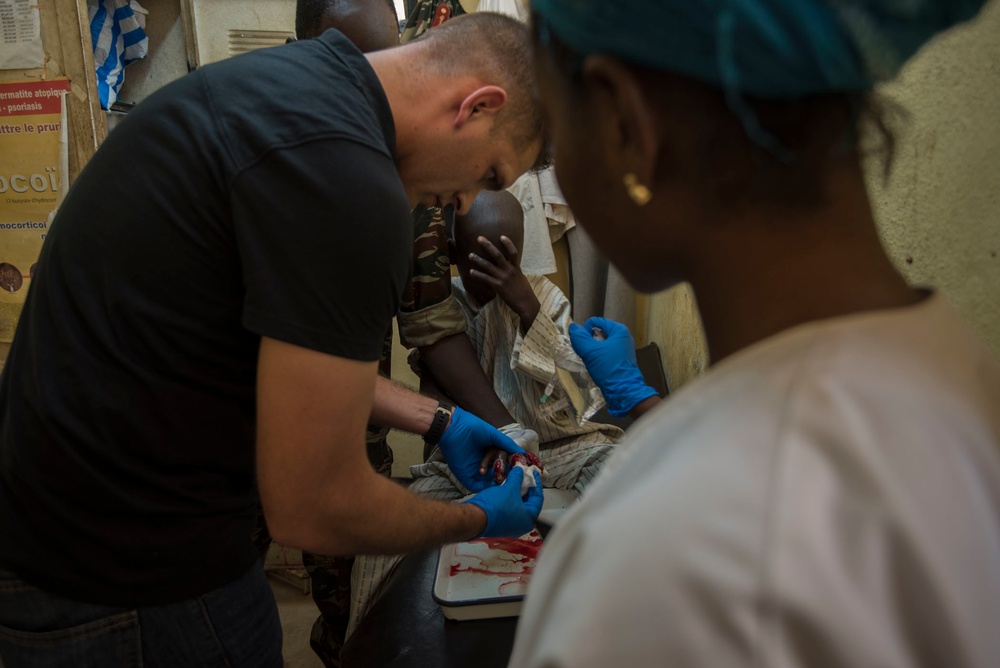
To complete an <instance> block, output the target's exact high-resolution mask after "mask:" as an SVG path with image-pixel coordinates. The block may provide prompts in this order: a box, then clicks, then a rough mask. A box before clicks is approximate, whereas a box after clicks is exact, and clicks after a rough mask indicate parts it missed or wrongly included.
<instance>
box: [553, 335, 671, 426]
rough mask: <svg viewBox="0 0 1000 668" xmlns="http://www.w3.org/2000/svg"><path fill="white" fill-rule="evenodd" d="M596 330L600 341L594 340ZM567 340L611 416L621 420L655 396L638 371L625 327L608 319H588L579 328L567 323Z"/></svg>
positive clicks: (631, 341) (630, 339)
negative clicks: (597, 388)
mask: <svg viewBox="0 0 1000 668" xmlns="http://www.w3.org/2000/svg"><path fill="white" fill-rule="evenodd" d="M595 328H598V329H600V330H601V331H602V332H603V336H604V338H603V339H601V338H600V337H598V338H594V329H595ZM569 340H570V343H572V344H573V350H575V351H576V354H577V355H579V356H580V359H582V360H583V363H584V364H585V365H586V366H587V372H588V373H589V374H590V377H591V378H593V379H594V382H595V383H597V386H598V387H599V388H601V393H602V394H603V395H604V400H605V401H606V402H607V403H608V412H609V413H611V415H613V416H615V417H624V416H626V415H628V414H629V412H630V411H631V410H632V409H633V408H635V406H636V404H638V403H639V402H641V401H644V400H646V399H648V398H649V397H653V396H656V390H654V389H653V388H652V387H650V386H649V385H647V384H646V381H645V380H644V379H643V377H642V372H641V371H639V365H638V364H636V361H635V341H634V340H633V339H632V334H631V333H630V332H629V331H628V327H626V326H625V325H623V324H621V323H620V322H615V321H614V320H608V319H607V318H589V319H588V320H587V322H586V323H584V325H583V326H582V327H581V326H580V325H578V324H576V323H570V326H569Z"/></svg>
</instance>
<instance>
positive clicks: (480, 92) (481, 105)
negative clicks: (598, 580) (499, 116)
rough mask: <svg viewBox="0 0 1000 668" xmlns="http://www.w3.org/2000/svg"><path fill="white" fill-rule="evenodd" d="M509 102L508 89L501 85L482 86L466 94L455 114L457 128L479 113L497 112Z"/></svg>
mask: <svg viewBox="0 0 1000 668" xmlns="http://www.w3.org/2000/svg"><path fill="white" fill-rule="evenodd" d="M506 103H507V91H505V90H504V89H503V88H501V87H500V86H482V87H481V88H477V89H476V90H474V91H472V92H471V93H469V94H468V95H466V96H465V99H463V100H462V104H461V105H459V107H458V113H457V114H456V115H455V128H456V129H458V128H460V127H462V126H463V125H465V124H466V123H467V122H468V121H469V120H470V119H472V118H473V117H474V116H476V115H478V114H495V113H496V112H498V111H500V110H501V109H502V108H503V105H505V104H506Z"/></svg>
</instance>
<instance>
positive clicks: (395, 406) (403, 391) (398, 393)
mask: <svg viewBox="0 0 1000 668" xmlns="http://www.w3.org/2000/svg"><path fill="white" fill-rule="evenodd" d="M437 406H438V401H437V399H434V398H432V397H425V396H423V395H421V394H418V393H416V392H414V391H413V390H411V389H409V388H407V387H404V386H403V385H400V384H398V383H394V382H393V381H391V380H389V379H388V378H383V377H382V376H379V377H378V378H377V379H376V381H375V401H374V403H373V404H372V412H371V421H372V422H373V423H374V424H377V425H382V426H384V427H392V428H393V429H402V430H403V431H408V432H411V433H413V434H419V435H421V436H422V435H424V434H426V433H427V430H428V429H430V428H431V422H432V421H433V420H434V411H435V410H436V409H437Z"/></svg>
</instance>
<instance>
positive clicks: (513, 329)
mask: <svg viewBox="0 0 1000 668" xmlns="http://www.w3.org/2000/svg"><path fill="white" fill-rule="evenodd" d="M527 279H528V282H529V283H530V284H531V288H532V290H534V292H535V295H536V296H537V297H538V301H539V302H540V304H541V308H540V309H539V311H538V315H537V316H536V317H535V321H534V323H533V324H532V325H531V329H530V330H528V333H527V334H525V335H522V334H521V329H520V320H519V319H518V316H517V315H516V314H515V313H514V312H513V311H512V310H511V309H510V308H509V307H508V306H507V305H506V304H505V303H504V302H503V301H502V300H500V299H494V300H492V301H491V302H490V303H488V304H486V306H484V307H483V308H482V309H479V310H476V308H475V307H474V306H473V304H472V303H470V301H469V297H468V295H467V293H466V292H465V290H464V288H463V286H462V282H461V280H460V279H457V278H455V279H452V294H453V295H454V296H455V298H456V299H457V301H458V303H459V304H460V305H461V306H462V309H463V311H464V312H465V316H466V323H467V325H468V326H467V329H466V334H468V336H469V337H470V338H471V339H472V344H473V346H474V347H475V349H476V353H477V354H478V356H479V360H480V363H481V364H482V367H483V371H484V372H485V373H486V376H487V378H489V379H491V380H492V382H493V388H494V390H495V391H496V393H497V396H498V397H499V398H500V400H501V401H502V402H503V404H504V406H506V407H507V410H508V411H509V412H510V414H511V415H512V416H513V417H514V419H515V420H517V421H518V422H519V423H520V424H521V425H522V426H524V427H526V428H528V429H534V430H535V431H536V432H537V433H538V440H539V443H540V452H539V456H540V457H541V460H542V464H543V465H544V472H543V474H542V485H543V486H544V487H550V488H552V487H554V488H557V489H562V490H567V491H572V492H574V493H575V494H576V495H577V496H579V495H580V494H581V493H582V492H583V490H584V489H585V488H586V487H587V485H589V484H590V482H591V481H592V480H593V479H594V477H595V476H596V475H597V473H598V472H599V470H600V469H601V467H602V466H603V464H604V462H605V460H606V459H607V458H608V457H609V456H610V455H611V453H612V451H613V450H614V447H615V446H614V444H616V443H619V442H621V440H622V439H623V438H624V436H625V433H624V432H623V431H622V430H621V429H619V428H618V427H615V426H613V425H607V424H597V423H592V422H586V423H584V424H583V426H580V425H578V424H577V422H576V419H575V418H574V417H573V416H572V415H571V414H570V413H569V412H567V411H565V410H563V411H559V412H556V413H549V412H547V411H544V410H542V409H541V408H542V406H543V404H541V403H540V402H539V399H540V397H541V396H542V394H543V393H544V391H545V387H546V385H548V383H549V381H550V380H551V379H552V377H553V375H554V374H555V363H554V362H553V358H552V350H554V349H555V347H556V346H557V345H558V344H560V343H564V344H566V345H568V344H569V338H568V337H567V335H566V331H567V329H568V328H569V323H570V322H571V317H570V303H569V301H568V300H567V299H566V297H565V296H564V295H563V293H562V292H561V291H560V290H559V288H558V287H556V286H555V285H554V284H553V283H552V282H551V281H549V280H548V279H546V278H544V277H543V276H528V277H527ZM558 398H559V394H558V390H556V394H554V395H553V400H558ZM458 403H459V404H461V401H460V400H459V402H458ZM410 473H411V474H412V475H413V479H414V480H413V483H411V484H410V487H409V489H410V491H412V492H414V493H415V494H419V495H420V496H425V497H429V498H433V499H438V500H441V501H455V500H460V499H464V498H465V497H466V496H468V495H469V490H467V489H466V488H465V487H464V486H463V485H462V484H461V483H460V482H459V481H458V480H457V479H456V478H455V476H454V475H452V473H451V470H450V469H449V468H448V465H447V464H446V463H445V461H444V457H442V455H441V450H440V449H439V448H435V449H434V451H433V452H432V453H431V455H430V457H429V458H428V461H427V462H425V463H423V464H418V465H416V466H411V467H410ZM401 558H402V556H401V555H400V556H384V555H378V556H361V557H358V558H357V560H356V561H355V563H354V570H353V572H352V573H351V592H352V593H351V622H350V624H349V626H348V628H347V636H348V637H350V635H351V633H353V632H354V629H355V628H356V626H357V624H358V622H359V621H360V620H361V619H362V618H363V617H364V615H365V614H367V612H368V610H369V609H370V608H371V605H372V604H373V603H374V602H375V601H376V600H377V598H378V595H379V593H380V592H381V588H382V586H383V584H384V583H385V582H386V581H387V579H388V576H389V575H390V574H391V573H392V570H393V568H395V566H396V564H397V563H399V560H400V559H401Z"/></svg>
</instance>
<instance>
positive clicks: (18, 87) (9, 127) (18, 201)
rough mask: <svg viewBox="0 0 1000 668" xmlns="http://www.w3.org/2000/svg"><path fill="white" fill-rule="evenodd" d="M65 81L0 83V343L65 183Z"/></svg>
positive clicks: (8, 335)
mask: <svg viewBox="0 0 1000 668" xmlns="http://www.w3.org/2000/svg"><path fill="white" fill-rule="evenodd" d="M68 91H69V80H68V79H53V80H49V81H39V80H37V79H33V80H30V81H14V82H0V342H10V341H11V340H12V339H13V336H14V327H15V326H16V325H17V319H18V317H19V316H20V314H21V307H22V305H23V304H24V298H25V295H26V294H27V292H28V288H29V287H30V286H31V277H32V275H34V273H35V263H36V262H37V261H38V253H39V251H41V248H42V242H43V241H44V240H45V234H46V231H47V230H48V226H49V223H50V222H51V219H52V216H53V215H54V212H55V209H56V207H57V206H58V204H59V202H60V201H61V199H62V195H64V194H65V191H66V188H67V184H66V182H65V179H66V178H67V168H66V166H67V156H68V153H67V144H66V130H65V127H66V123H65V104H64V96H65V94H66V92H68Z"/></svg>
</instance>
